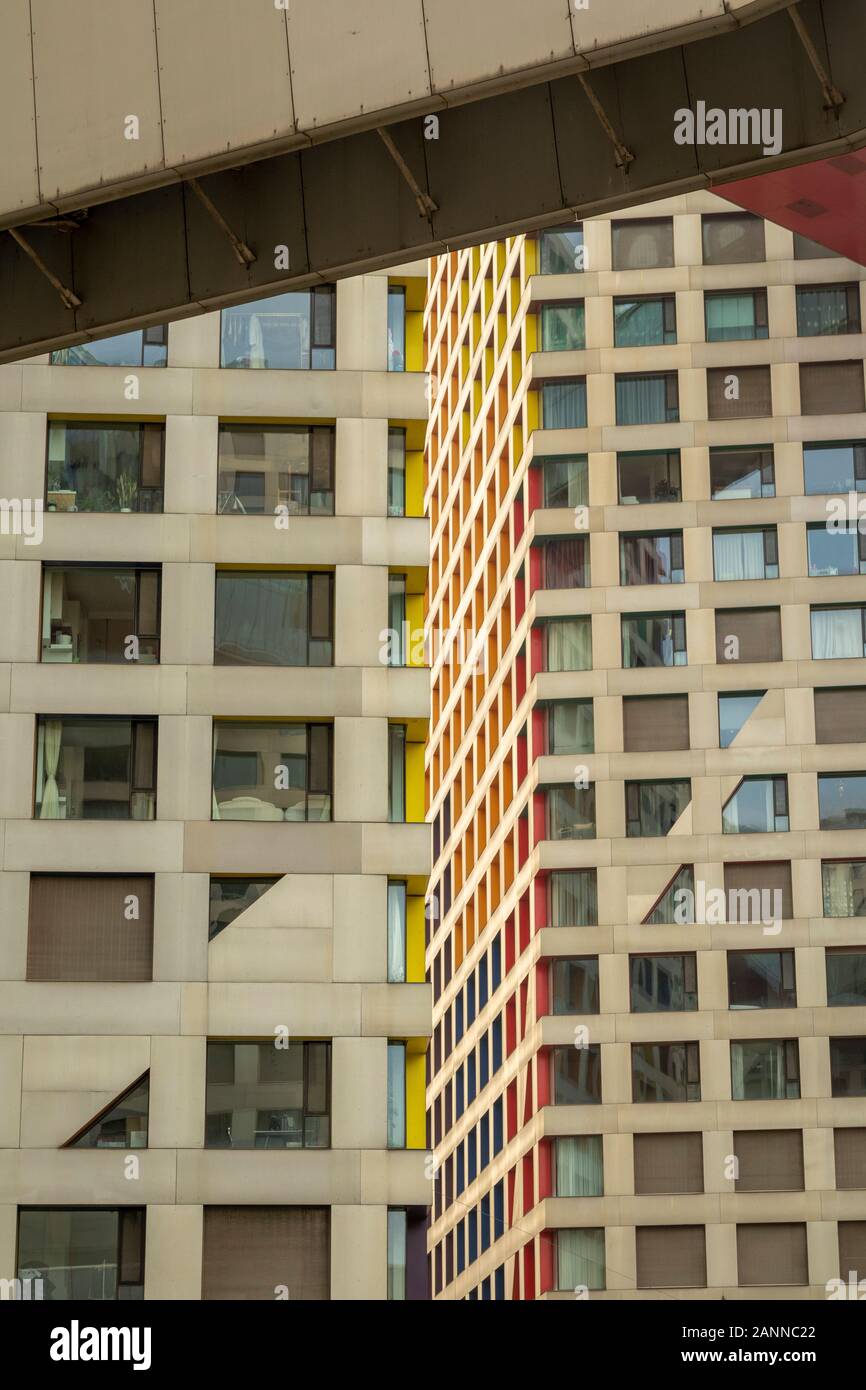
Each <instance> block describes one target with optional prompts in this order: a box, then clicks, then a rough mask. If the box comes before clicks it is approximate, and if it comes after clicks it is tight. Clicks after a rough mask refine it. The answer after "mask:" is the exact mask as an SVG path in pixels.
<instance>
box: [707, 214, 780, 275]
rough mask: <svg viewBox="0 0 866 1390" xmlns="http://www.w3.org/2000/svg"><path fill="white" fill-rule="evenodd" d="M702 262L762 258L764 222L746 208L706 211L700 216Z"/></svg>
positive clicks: (728, 261) (713, 262)
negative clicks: (744, 209) (705, 214)
mask: <svg viewBox="0 0 866 1390" xmlns="http://www.w3.org/2000/svg"><path fill="white" fill-rule="evenodd" d="M701 234H702V239H703V248H704V265H738V264H743V263H744V262H746V261H763V260H764V259H765V251H764V223H763V221H762V219H761V218H760V217H755V216H754V215H753V214H752V213H746V212H730V213H728V212H723V213H716V214H712V213H710V214H707V216H705V217H703V218H702V219H701Z"/></svg>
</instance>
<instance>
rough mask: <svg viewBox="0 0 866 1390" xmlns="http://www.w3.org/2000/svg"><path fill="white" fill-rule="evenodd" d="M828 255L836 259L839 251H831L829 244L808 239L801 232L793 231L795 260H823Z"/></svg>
mask: <svg viewBox="0 0 866 1390" xmlns="http://www.w3.org/2000/svg"><path fill="white" fill-rule="evenodd" d="M828 257H835V258H837V259H838V257H839V252H838V251H831V250H830V247H829V246H822V245H821V244H820V242H817V241H812V240H810V238H809V237H807V236H803V234H802V232H795V233H794V260H795V261H815V260H824V259H826V258H828Z"/></svg>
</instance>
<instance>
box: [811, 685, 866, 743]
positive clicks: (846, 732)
mask: <svg viewBox="0 0 866 1390" xmlns="http://www.w3.org/2000/svg"><path fill="white" fill-rule="evenodd" d="M864 731H866V686H862V685H852V686H848V687H846V688H845V689H840V690H816V691H815V742H816V743H860V742H862V740H863V738H864V737H866V732H864Z"/></svg>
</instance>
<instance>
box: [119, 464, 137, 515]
mask: <svg viewBox="0 0 866 1390" xmlns="http://www.w3.org/2000/svg"><path fill="white" fill-rule="evenodd" d="M115 491H116V493H117V502H118V506H119V507H120V510H121V511H122V512H131V511H132V504H133V502H134V501H135V499H136V497H137V496H138V483H137V482H136V481H135V479H134V478H133V477H131V475H130V474H129V473H121V475H120V477H119V478H118V480H117V485H116V488H115Z"/></svg>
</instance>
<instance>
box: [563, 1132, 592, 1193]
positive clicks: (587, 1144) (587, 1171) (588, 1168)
mask: <svg viewBox="0 0 866 1390" xmlns="http://www.w3.org/2000/svg"><path fill="white" fill-rule="evenodd" d="M553 1144H554V1154H555V1157H556V1195H557V1197H603V1196H604V1160H603V1156H602V1150H603V1144H602V1137H601V1135H600V1134H580V1135H574V1136H568V1137H560V1138H556V1139H554V1141H553Z"/></svg>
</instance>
